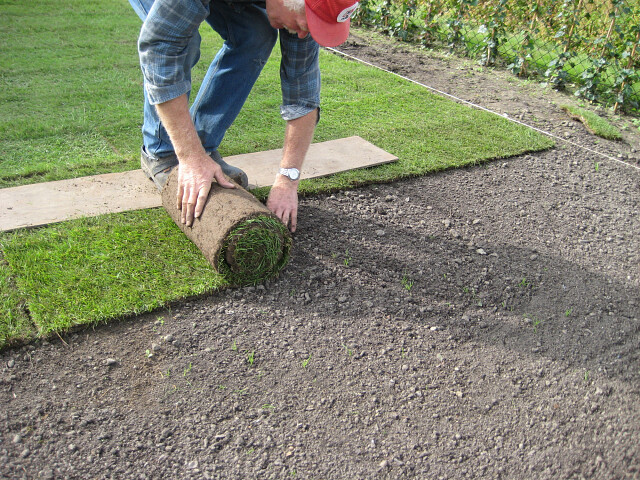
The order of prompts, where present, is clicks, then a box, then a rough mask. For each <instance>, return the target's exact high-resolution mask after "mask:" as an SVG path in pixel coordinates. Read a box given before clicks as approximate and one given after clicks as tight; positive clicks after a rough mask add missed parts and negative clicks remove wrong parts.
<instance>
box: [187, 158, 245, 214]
mask: <svg viewBox="0 0 640 480" xmlns="http://www.w3.org/2000/svg"><path fill="white" fill-rule="evenodd" d="M213 180H215V181H217V182H218V184H219V185H220V186H222V187H225V188H235V185H234V184H233V183H231V182H230V181H229V180H227V179H226V177H225V176H224V174H223V173H222V168H221V167H220V165H218V164H217V163H216V162H214V161H213V160H212V159H211V157H209V156H208V155H207V154H206V153H204V152H203V155H202V156H199V157H197V158H196V159H190V160H189V161H188V162H186V161H180V163H179V166H178V194H177V198H176V202H177V203H176V206H177V208H178V210H181V215H180V221H181V222H182V223H184V224H185V225H186V226H187V227H190V226H191V225H192V224H193V219H194V218H199V217H200V215H202V211H203V210H204V205H205V203H206V201H207V197H208V196H209V191H210V190H211V182H212V181H213Z"/></svg>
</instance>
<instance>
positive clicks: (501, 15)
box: [357, 0, 640, 114]
mask: <svg viewBox="0 0 640 480" xmlns="http://www.w3.org/2000/svg"><path fill="white" fill-rule="evenodd" d="M357 21H358V22H359V23H360V24H362V25H366V26H369V27H373V28H376V29H378V30H380V31H383V32H385V33H387V34H389V35H392V36H395V37H398V38H401V39H402V40H405V41H411V42H417V43H419V44H421V45H424V46H434V45H446V46H448V47H449V48H453V49H456V50H457V51H462V52H464V53H466V54H468V55H471V56H474V57H476V58H478V60H479V61H480V62H481V63H482V64H484V65H493V64H496V63H502V64H504V65H505V66H506V67H507V68H509V69H510V70H511V71H512V72H513V73H515V74H517V75H521V76H538V77H541V78H543V79H544V81H546V82H548V83H549V84H551V85H552V86H553V87H555V88H558V89H564V88H567V87H571V88H572V89H573V91H574V92H575V94H576V95H577V96H580V97H582V98H585V99H587V100H590V101H594V102H599V103H602V104H604V105H608V106H611V107H613V108H614V110H618V109H620V110H624V111H626V112H629V113H635V114H637V113H638V107H639V106H640V0H362V1H361V7H360V9H359V12H358V16H357Z"/></svg>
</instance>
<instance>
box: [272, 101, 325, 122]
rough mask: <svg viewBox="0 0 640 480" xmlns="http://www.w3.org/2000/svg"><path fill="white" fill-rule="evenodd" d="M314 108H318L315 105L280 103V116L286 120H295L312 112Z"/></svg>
mask: <svg viewBox="0 0 640 480" xmlns="http://www.w3.org/2000/svg"><path fill="white" fill-rule="evenodd" d="M316 108H318V106H317V105H315V106H307V105H280V116H281V117H282V119H283V120H286V121H289V120H295V119H296V118H300V117H304V116H305V115H307V114H308V113H311V112H313V111H314V110H315V109H316Z"/></svg>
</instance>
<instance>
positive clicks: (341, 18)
mask: <svg viewBox="0 0 640 480" xmlns="http://www.w3.org/2000/svg"><path fill="white" fill-rule="evenodd" d="M358 5H359V4H358V2H357V1H354V0H305V9H306V11H307V25H308V26H309V33H310V34H311V36H312V37H313V39H314V40H315V41H316V42H318V43H319V44H320V45H322V46H323V47H337V46H338V45H340V44H341V43H343V42H344V41H345V40H346V39H347V37H348V36H349V27H350V26H351V15H353V13H354V12H355V11H356V9H357V8H358Z"/></svg>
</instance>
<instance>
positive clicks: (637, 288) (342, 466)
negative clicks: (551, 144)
mask: <svg viewBox="0 0 640 480" xmlns="http://www.w3.org/2000/svg"><path fill="white" fill-rule="evenodd" d="M342 50H343V51H345V52H347V53H349V54H352V55H355V56H357V57H360V58H363V59H366V60H368V61H370V62H373V63H375V64H378V65H380V66H382V67H384V68H387V69H391V70H393V71H396V72H398V73H400V74H402V75H405V76H408V77H410V78H412V79H414V80H416V81H419V82H422V83H424V84H427V85H430V86H432V87H435V88H437V89H439V90H442V91H446V92H448V93H450V94H453V95H455V96H457V97H459V98H462V99H465V100H468V101H471V102H473V103H476V104H479V105H482V106H484V107H486V108H490V109H492V110H495V111H496V112H498V113H499V114H506V115H508V116H509V117H510V118H515V119H518V120H520V121H523V122H525V123H528V124H530V125H533V126H535V127H537V128H540V129H543V130H546V131H549V132H551V133H553V134H554V135H557V136H558V137H560V138H561V139H564V140H568V141H570V142H572V143H567V142H565V141H564V140H558V141H557V146H556V148H553V149H551V150H548V151H545V152H540V153H536V154H530V155H523V156H521V157H517V158H511V159H508V160H499V161H495V162H491V163H488V164H486V165H483V166H478V167H474V168H467V169H460V170H454V171H447V172H443V173H439V174H435V175H430V176H426V177H422V178H415V179H411V180H406V181H401V182H396V183H393V184H389V185H377V186H369V187H366V188H361V189H356V190H352V191H342V192H336V193H333V194H327V195H318V196H313V197H310V198H305V199H302V200H301V204H300V218H299V230H298V232H297V233H296V234H295V238H294V248H293V256H292V261H291V263H290V264H289V265H288V267H287V268H286V269H285V270H284V272H283V273H282V274H281V276H280V277H279V278H278V279H276V280H273V281H270V282H268V283H267V284H266V285H263V286H258V287H249V288H242V289H235V290H227V291H223V292H219V293H216V294H214V295H211V296H207V297H206V298H201V299H197V300H193V301H189V302H186V303H184V304H180V305H176V306H174V307H173V308H171V309H170V310H166V311H159V312H155V313H153V314H149V315H143V316H141V317H138V318H134V319H128V320H126V321H122V322H116V323H113V324H111V325H107V326H103V327H96V328H95V329H93V330H90V331H85V332H79V333H75V334H72V335H69V336H67V337H64V338H63V339H59V340H57V339H56V340H50V341H42V342H38V343H35V344H32V345H28V346H25V347H22V348H19V349H14V350H9V351H5V352H3V353H2V355H1V359H0V360H1V362H0V401H1V402H2V405H3V409H2V410H1V411H0V441H1V444H0V476H2V477H3V478H11V479H22V478H29V479H31V478H39V479H59V478H73V479H76V478H77V479H80V478H81V479H86V478H96V479H102V478H114V479H121V478H127V479H152V478H153V479H168V478H180V479H191V478H193V479H202V478H205V479H206V478H234V479H249V478H259V479H263V478H265V479H266V478H274V479H275V478H277V479H282V478H305V479H307V478H309V479H310V478H316V479H337V478H349V479H356V478H357V479H369V478H435V479H458V478H528V479H537V478H540V479H549V478H576V479H577V478H599V479H611V478H618V479H619V478H640V397H639V394H640V349H639V347H640V267H639V266H640V235H638V232H640V217H639V214H638V212H639V211H640V171H638V169H637V168H636V167H637V166H638V164H639V158H640V153H639V151H638V148H639V147H638V145H640V143H639V139H638V137H639V136H638V131H637V129H635V128H633V127H631V128H627V129H626V130H624V136H625V139H624V141H621V142H609V141H605V140H602V139H598V138H597V137H594V136H593V135H591V134H589V132H588V131H587V130H586V129H585V127H584V126H583V125H582V124H580V123H578V122H575V121H573V120H571V119H569V118H568V117H567V116H566V114H565V113H564V112H562V110H561V109H560V108H559V105H560V104H561V103H568V102H573V101H574V100H573V99H572V98H571V97H569V96H563V95H561V94H558V93H556V92H552V91H549V90H547V89H543V88H541V87H540V85H538V84H536V83H534V82H522V81H520V80H517V79H515V78H513V77H512V76H511V75H510V74H508V73H505V72H502V71H499V70H490V69H486V68H481V67H479V66H477V65H476V64H474V63H473V62H472V61H469V60H460V59H456V58H454V57H447V56H443V55H439V54H430V53H428V52H420V51H417V50H414V49H411V48H409V47H407V46H402V45H397V44H394V43H392V42H389V41H383V40H380V39H375V38H373V37H371V36H369V35H368V34H364V33H362V32H360V33H357V34H356V35H353V36H352V37H350V40H349V42H348V43H347V44H345V45H344V46H343V47H342ZM605 114H606V112H605V113H603V115H605ZM614 121H616V122H617V123H618V124H619V125H623V124H624V123H625V120H624V119H614ZM347 133H348V132H347ZM575 144H578V145H584V146H586V147H588V148H590V149H596V150H598V151H600V152H602V153H604V154H606V155H607V156H608V157H605V156H602V155H600V154H596V153H594V152H592V151H589V150H586V149H584V148H582V147H578V146H576V145H575ZM634 166H635V167H634Z"/></svg>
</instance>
